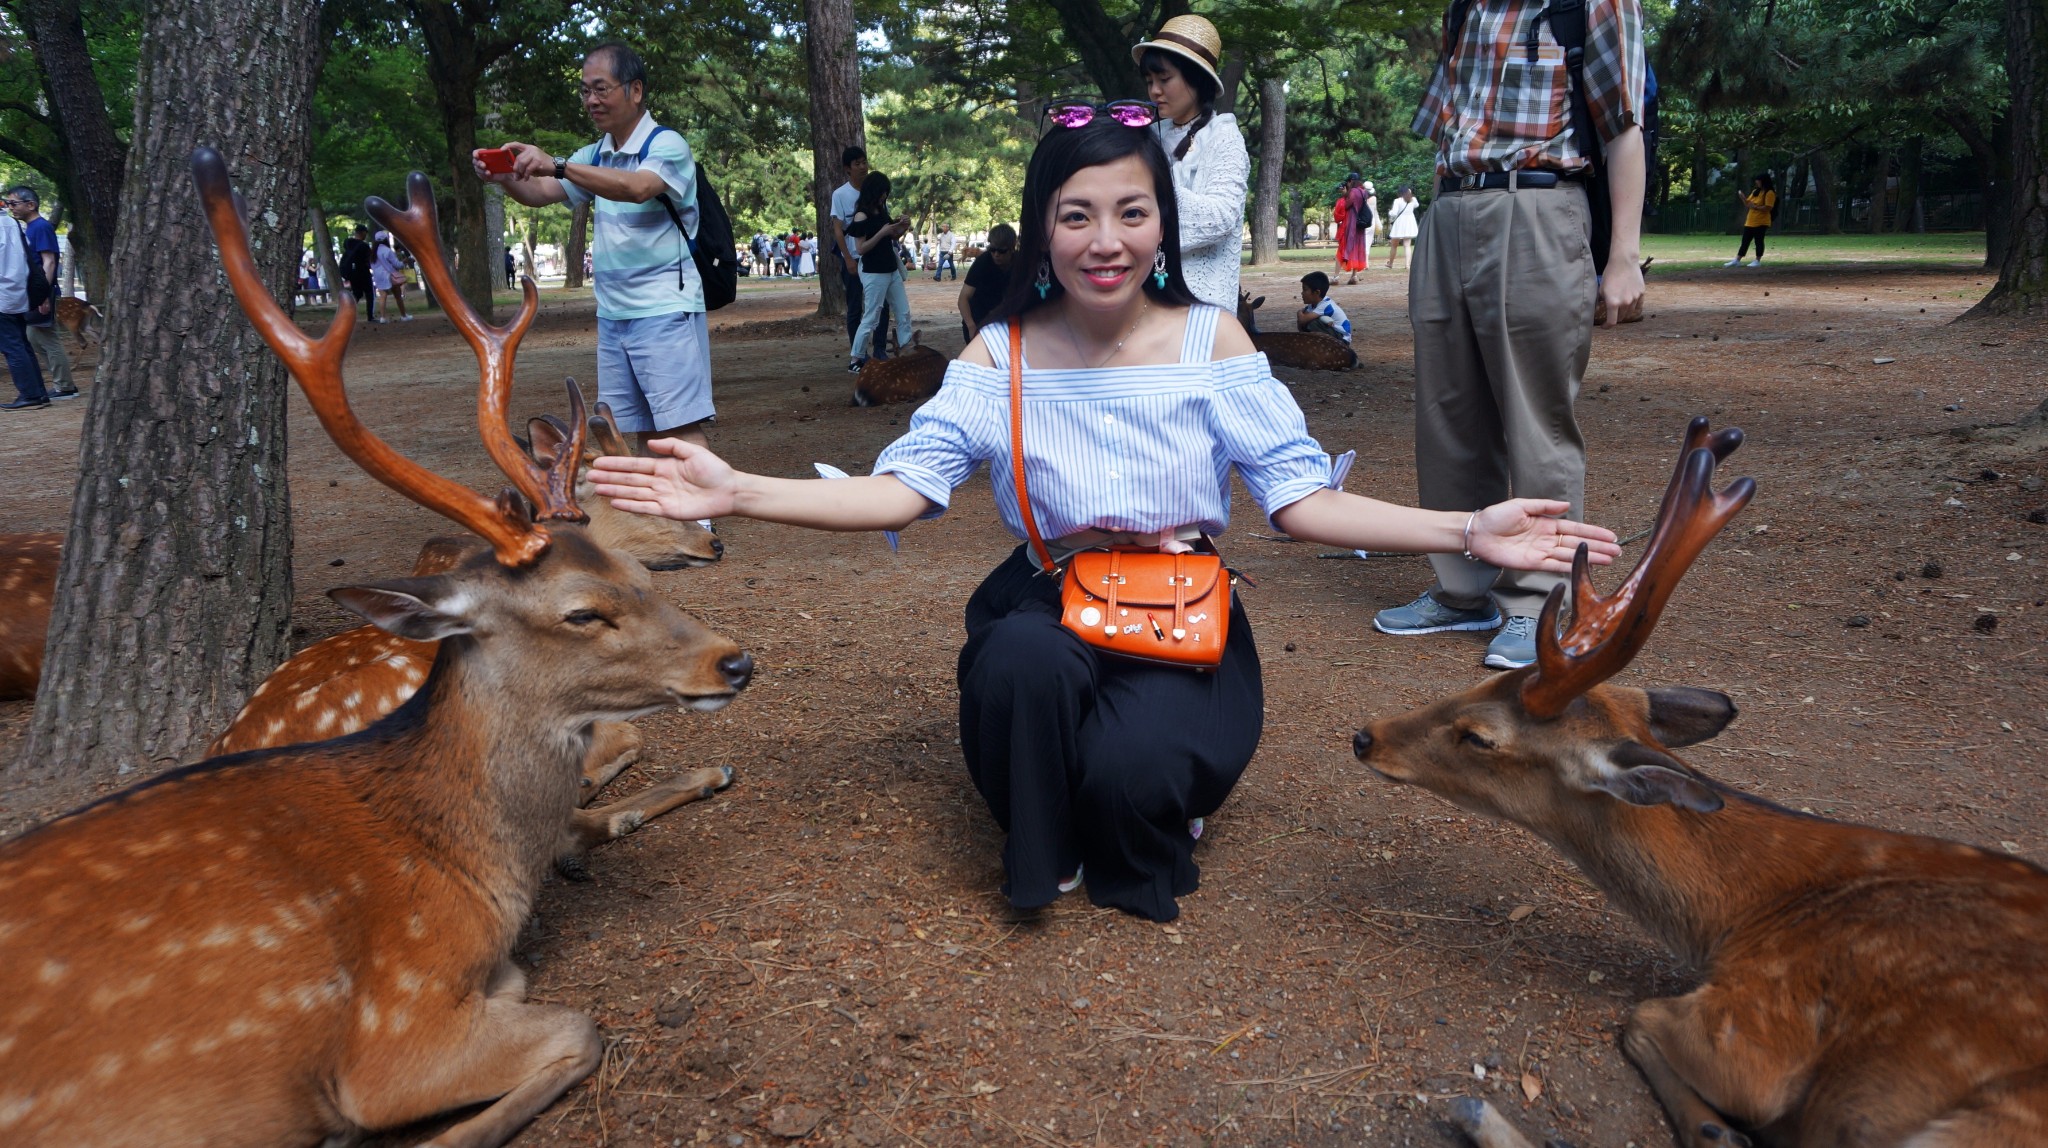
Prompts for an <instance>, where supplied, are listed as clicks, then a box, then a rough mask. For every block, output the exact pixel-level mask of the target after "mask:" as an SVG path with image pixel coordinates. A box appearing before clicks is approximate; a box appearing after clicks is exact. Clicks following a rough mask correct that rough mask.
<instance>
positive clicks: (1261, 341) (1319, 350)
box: [1237, 291, 1358, 371]
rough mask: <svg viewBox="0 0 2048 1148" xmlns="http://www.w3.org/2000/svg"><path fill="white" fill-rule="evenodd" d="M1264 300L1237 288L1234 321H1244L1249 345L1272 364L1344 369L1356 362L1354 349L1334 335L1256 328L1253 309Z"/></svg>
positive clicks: (1256, 323)
mask: <svg viewBox="0 0 2048 1148" xmlns="http://www.w3.org/2000/svg"><path fill="white" fill-rule="evenodd" d="M1265 303H1266V297H1265V296H1264V295H1261V296H1259V297H1258V298H1256V299H1254V298H1252V297H1251V295H1250V294H1249V293H1247V292H1244V291H1239V292H1238V293H1237V321H1238V322H1239V323H1241V324H1243V325H1244V330H1245V334H1247V335H1250V336H1251V337H1252V346H1254V347H1257V348H1258V349H1259V351H1260V353H1261V354H1264V355H1265V356H1266V358H1267V360H1268V361H1269V362H1271V363H1272V364H1273V365H1274V366H1276V367H1295V368H1298V369H1300V370H1304V371H1348V370H1350V369H1351V368H1353V367H1355V366H1357V365H1358V352H1356V351H1354V350H1352V349H1351V344H1349V343H1346V342H1345V341H1344V340H1342V339H1339V338H1337V337H1336V336H1334V335H1323V334H1318V333H1317V332H1314V331H1261V330H1259V319H1258V316H1257V315H1256V314H1254V312H1256V311H1257V310H1258V309H1259V308H1260V307H1262V306H1264V305H1265Z"/></svg>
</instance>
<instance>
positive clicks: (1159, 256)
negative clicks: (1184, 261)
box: [1152, 245, 1166, 291]
mask: <svg viewBox="0 0 2048 1148" xmlns="http://www.w3.org/2000/svg"><path fill="white" fill-rule="evenodd" d="M1152 282H1153V284H1154V285H1155V286H1157V287H1158V288H1159V289H1160V290H1161V291H1164V290H1166V248H1165V246H1163V245H1162V246H1161V247H1160V248H1159V250H1158V251H1157V252H1156V253H1154V254H1153V256H1152Z"/></svg>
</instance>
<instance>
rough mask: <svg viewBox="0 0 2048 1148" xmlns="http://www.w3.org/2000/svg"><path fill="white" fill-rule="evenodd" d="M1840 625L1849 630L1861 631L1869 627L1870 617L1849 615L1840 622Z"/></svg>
mask: <svg viewBox="0 0 2048 1148" xmlns="http://www.w3.org/2000/svg"><path fill="white" fill-rule="evenodd" d="M1842 625H1844V626H1847V627H1849V628H1850V629H1851V630H1861V629H1862V628H1863V627H1865V626H1868V625H1870V615H1868V614H1851V615H1850V616H1849V617H1847V618H1845V619H1843V620H1842Z"/></svg>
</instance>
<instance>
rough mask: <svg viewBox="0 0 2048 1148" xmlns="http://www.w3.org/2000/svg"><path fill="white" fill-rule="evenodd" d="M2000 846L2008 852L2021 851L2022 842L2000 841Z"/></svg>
mask: <svg viewBox="0 0 2048 1148" xmlns="http://www.w3.org/2000/svg"><path fill="white" fill-rule="evenodd" d="M1998 847H1999V848H2000V849H2003V850H2005V851H2006V852H2007V853H2017V852H2019V851H2020V843H2019V842H2017V841H2001V842H1999V843H1998Z"/></svg>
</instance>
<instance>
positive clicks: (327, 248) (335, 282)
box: [306, 173, 341, 307]
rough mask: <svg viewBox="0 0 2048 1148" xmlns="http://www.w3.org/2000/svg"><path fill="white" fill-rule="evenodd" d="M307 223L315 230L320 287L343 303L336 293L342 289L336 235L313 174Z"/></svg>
mask: <svg viewBox="0 0 2048 1148" xmlns="http://www.w3.org/2000/svg"><path fill="white" fill-rule="evenodd" d="M306 224H307V226H308V227H310V228H311V229H312V231H313V253H314V258H315V259H316V260H318V262H319V267H320V289H321V290H322V291H325V292H327V296H328V298H330V299H333V300H334V305H335V306H337V307H339V306H340V305H341V300H340V298H338V297H337V295H336V293H337V292H339V291H340V290H341V272H340V271H339V269H337V268H336V267H335V265H334V235H333V233H331V232H329V231H328V230H327V209H326V208H324V207H321V206H320V193H319V192H318V191H316V190H315V189H314V187H313V180H312V176H311V174H310V173H309V174H308V176H307V178H306Z"/></svg>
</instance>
